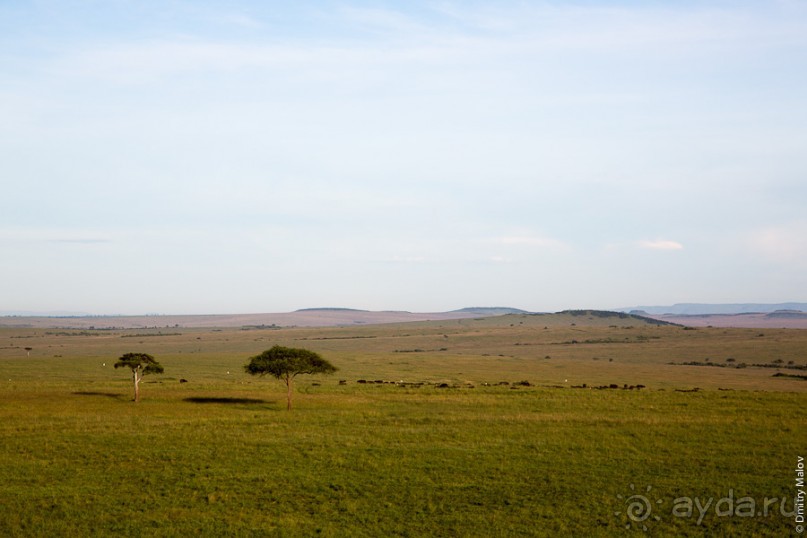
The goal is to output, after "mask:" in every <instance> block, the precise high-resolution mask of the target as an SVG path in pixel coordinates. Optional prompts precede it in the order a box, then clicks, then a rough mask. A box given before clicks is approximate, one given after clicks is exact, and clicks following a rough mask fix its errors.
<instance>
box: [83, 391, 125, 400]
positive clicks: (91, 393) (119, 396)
mask: <svg viewBox="0 0 807 538" xmlns="http://www.w3.org/2000/svg"><path fill="white" fill-rule="evenodd" d="M73 394H74V395H76V396H106V397H107V398H113V399H115V400H120V399H122V398H123V397H124V396H123V394H117V393H115V392H95V391H78V392H74V393H73Z"/></svg>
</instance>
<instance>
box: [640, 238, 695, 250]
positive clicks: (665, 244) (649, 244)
mask: <svg viewBox="0 0 807 538" xmlns="http://www.w3.org/2000/svg"><path fill="white" fill-rule="evenodd" d="M637 245H638V246H639V247H640V248H646V249H651V250H682V249H683V248H684V245H682V244H681V243H679V242H678V241H669V240H667V239H655V240H653V241H639V242H638V243H637Z"/></svg>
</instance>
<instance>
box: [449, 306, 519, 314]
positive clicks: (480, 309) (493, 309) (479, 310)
mask: <svg viewBox="0 0 807 538" xmlns="http://www.w3.org/2000/svg"><path fill="white" fill-rule="evenodd" d="M451 312H452V313H453V312H456V313H460V314H474V315H477V316H504V315H507V314H531V312H527V311H526V310H521V309H520V308H510V307H507V306H471V307H467V308H460V309H459V310H452V311H451Z"/></svg>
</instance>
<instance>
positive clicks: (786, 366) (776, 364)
mask: <svg viewBox="0 0 807 538" xmlns="http://www.w3.org/2000/svg"><path fill="white" fill-rule="evenodd" d="M667 364H671V365H673V366H712V367H715V368H740V369H742V368H748V367H749V366H752V367H754V368H777V369H784V370H807V364H783V363H782V362H774V363H759V364H746V363H744V362H738V363H735V362H734V359H731V358H729V359H726V362H725V363H723V362H711V361H709V362H704V361H686V362H670V363H667Z"/></svg>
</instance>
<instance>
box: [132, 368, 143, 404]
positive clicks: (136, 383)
mask: <svg viewBox="0 0 807 538" xmlns="http://www.w3.org/2000/svg"><path fill="white" fill-rule="evenodd" d="M140 379H141V378H138V377H137V370H132V381H134V390H135V396H134V401H135V403H137V402H139V401H140Z"/></svg>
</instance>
